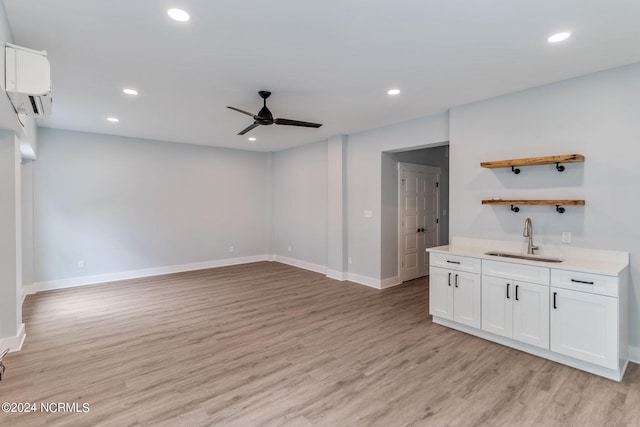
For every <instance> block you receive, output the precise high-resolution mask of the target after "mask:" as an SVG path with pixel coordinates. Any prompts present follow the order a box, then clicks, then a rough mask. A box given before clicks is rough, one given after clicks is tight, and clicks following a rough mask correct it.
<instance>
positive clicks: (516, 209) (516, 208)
mask: <svg viewBox="0 0 640 427" xmlns="http://www.w3.org/2000/svg"><path fill="white" fill-rule="evenodd" d="M511 210H512V211H513V212H520V208H519V207H517V206H514V205H511Z"/></svg>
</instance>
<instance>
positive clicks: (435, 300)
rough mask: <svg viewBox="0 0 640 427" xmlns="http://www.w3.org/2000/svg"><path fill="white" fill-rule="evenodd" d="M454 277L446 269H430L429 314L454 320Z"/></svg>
mask: <svg viewBox="0 0 640 427" xmlns="http://www.w3.org/2000/svg"><path fill="white" fill-rule="evenodd" d="M453 275H454V272H453V271H451V270H447V269H445V268H439V267H431V268H430V269H429V314H431V315H432V316H436V317H442V318H445V319H449V320H453Z"/></svg>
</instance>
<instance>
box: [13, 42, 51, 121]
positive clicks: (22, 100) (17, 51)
mask: <svg viewBox="0 0 640 427" xmlns="http://www.w3.org/2000/svg"><path fill="white" fill-rule="evenodd" d="M5 90H6V91H7V95H9V99H10V100H11V103H12V104H13V106H14V108H15V109H16V111H17V112H18V113H20V114H26V115H27V116H43V115H48V114H51V109H52V102H53V100H52V98H51V67H50V65H49V60H48V59H47V52H46V51H41V52H40V51H37V50H31V49H27V48H24V47H20V46H16V45H14V44H10V43H7V45H6V46H5Z"/></svg>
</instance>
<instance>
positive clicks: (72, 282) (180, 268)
mask: <svg viewBox="0 0 640 427" xmlns="http://www.w3.org/2000/svg"><path fill="white" fill-rule="evenodd" d="M267 259H268V257H267V255H255V256H248V257H240V258H227V259H221V260H215V261H206V262H197V263H193V264H180V265H171V266H166V267H155V268H146V269H143V270H131V271H121V272H117V273H107V274H97V275H93V276H82V277H71V278H69V279H62V280H51V281H46V282H37V283H34V284H32V285H27V286H25V287H24V288H23V292H24V294H25V295H26V294H34V293H36V292H40V291H48V290H52V289H63V288H71V287H75V286H84V285H95V284H97V283H106V282H114V281H116V280H127V279H138V278H140V277H149V276H158V275H161V274H170V273H181V272H184V271H194V270H204V269H207V268H216V267H226V266H230V265H238V264H248V263H251V262H259V261H267Z"/></svg>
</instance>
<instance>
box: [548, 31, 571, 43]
mask: <svg viewBox="0 0 640 427" xmlns="http://www.w3.org/2000/svg"><path fill="white" fill-rule="evenodd" d="M569 37H571V33H570V32H568V31H565V32H562V33H557V34H554V35H552V36H551V37H549V38H548V39H547V41H548V42H549V43H558V42H561V41H563V40H566V39H568V38H569Z"/></svg>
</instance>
